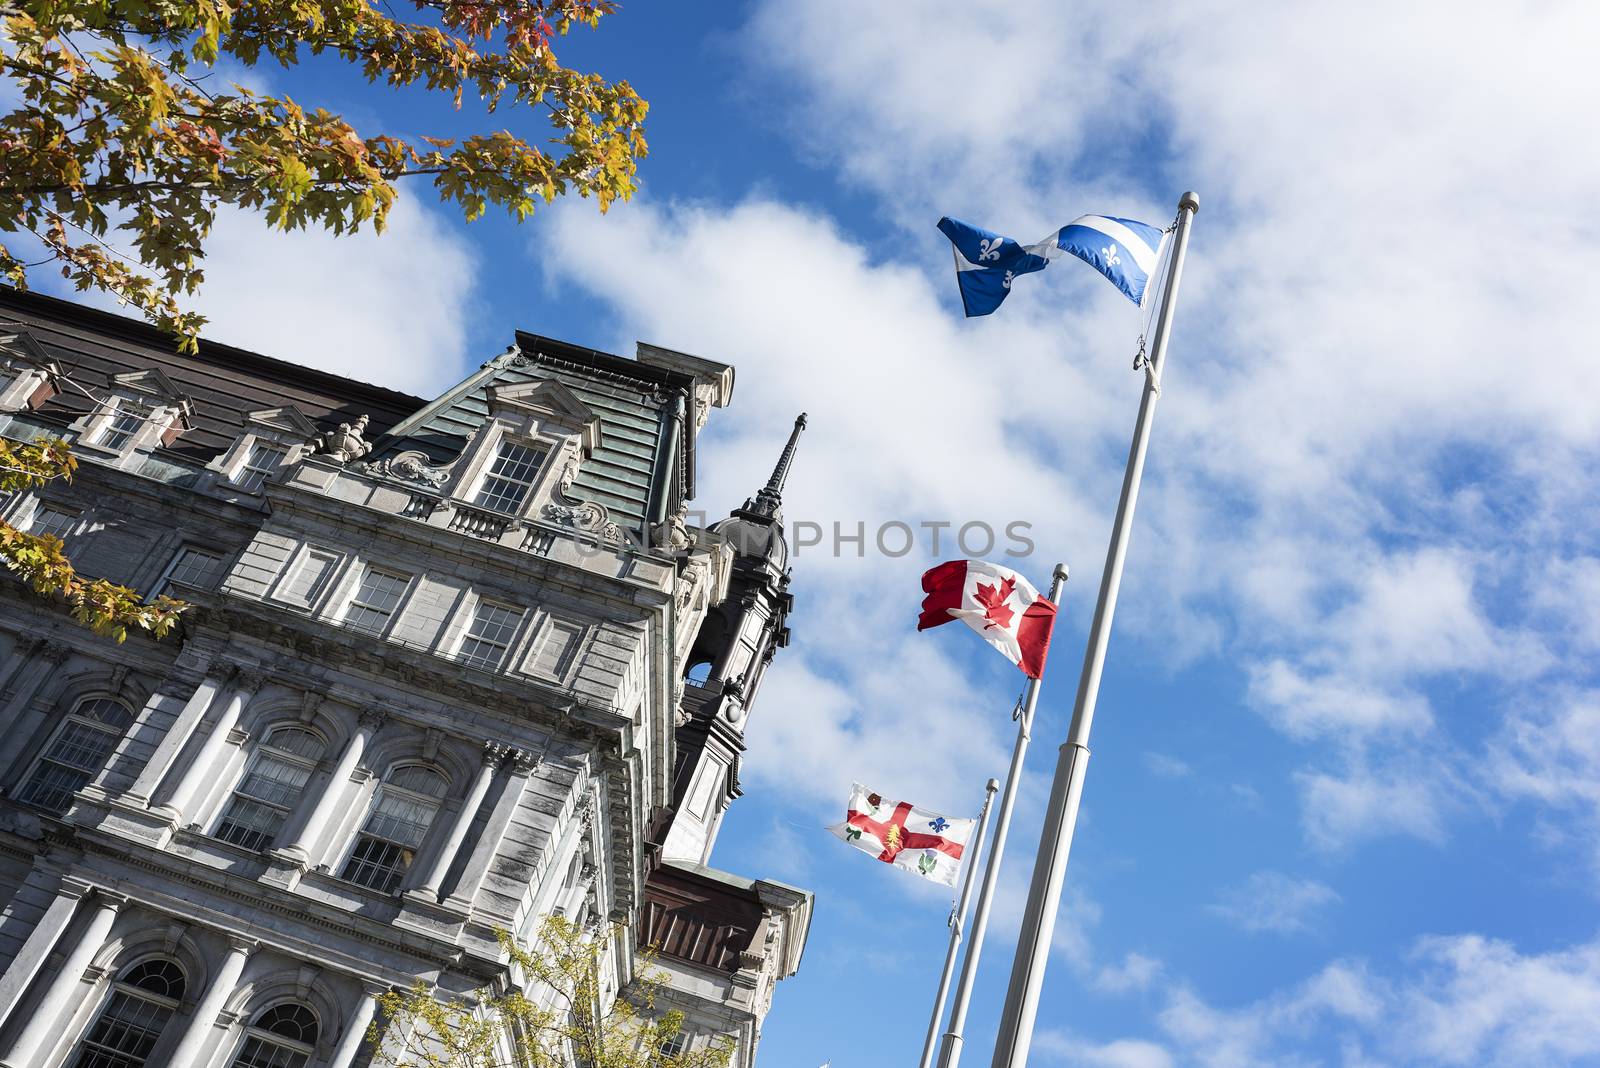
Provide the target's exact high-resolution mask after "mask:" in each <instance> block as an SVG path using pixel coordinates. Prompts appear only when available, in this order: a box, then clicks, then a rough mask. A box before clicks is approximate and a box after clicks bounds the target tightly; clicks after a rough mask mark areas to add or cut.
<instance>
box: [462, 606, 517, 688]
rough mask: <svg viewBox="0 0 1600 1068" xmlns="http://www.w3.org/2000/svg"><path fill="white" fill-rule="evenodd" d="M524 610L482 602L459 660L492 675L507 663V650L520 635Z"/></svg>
mask: <svg viewBox="0 0 1600 1068" xmlns="http://www.w3.org/2000/svg"><path fill="white" fill-rule="evenodd" d="M521 620H522V610H521V609H518V608H511V607H509V606H507V605H503V604H495V603H494V602H493V601H479V602H478V608H477V611H475V612H473V614H472V622H471V623H470V624H468V625H467V633H466V635H465V636H464V637H462V639H461V648H460V650H459V651H457V653H456V659H457V660H460V661H462V662H463V663H467V664H474V665H476V666H478V667H486V668H488V669H490V670H491V671H493V670H494V669H495V668H498V667H499V666H500V661H501V660H503V659H505V655H506V647H507V646H509V645H510V644H511V638H512V636H513V635H515V634H516V632H517V624H518V623H519V622H521Z"/></svg>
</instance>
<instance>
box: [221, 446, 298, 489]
mask: <svg viewBox="0 0 1600 1068" xmlns="http://www.w3.org/2000/svg"><path fill="white" fill-rule="evenodd" d="M288 455H289V450H288V449H287V448H285V447H284V446H282V445H272V444H268V443H266V442H262V441H258V442H256V443H255V444H253V445H251V446H250V451H249V453H247V454H246V455H245V458H244V463H242V464H241V465H240V466H239V473H238V474H237V475H234V476H233V484H234V485H235V486H238V487H239V488H240V489H242V490H244V491H245V492H246V493H258V492H260V490H261V484H262V483H263V482H265V481H266V480H267V479H269V478H271V477H272V476H273V475H274V474H276V473H277V471H278V468H280V467H282V466H283V461H284V458H285V457H287V456H288Z"/></svg>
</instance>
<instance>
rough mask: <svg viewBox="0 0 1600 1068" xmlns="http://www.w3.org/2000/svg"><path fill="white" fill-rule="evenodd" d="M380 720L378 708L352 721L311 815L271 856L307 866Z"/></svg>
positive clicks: (363, 713) (381, 720)
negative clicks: (326, 783) (353, 726)
mask: <svg viewBox="0 0 1600 1068" xmlns="http://www.w3.org/2000/svg"><path fill="white" fill-rule="evenodd" d="M383 720H384V713H383V710H382V709H379V708H369V709H367V710H366V711H364V712H362V713H361V718H360V720H359V721H358V722H357V723H356V732H355V733H354V734H352V735H351V736H350V740H349V741H347V742H345V743H344V748H343V749H342V750H340V751H339V762H338V763H337V764H335V765H334V768H333V774H332V775H331V776H329V777H328V785H327V788H326V789H324V790H323V791H322V796H321V797H319V798H317V803H316V807H314V808H313V809H312V810H311V815H309V816H307V817H306V821H305V823H304V824H303V825H302V826H301V828H300V833H298V834H296V835H295V839H294V841H293V842H291V843H289V844H288V845H287V846H284V847H283V848H282V849H276V850H273V853H274V854H275V855H277V856H280V857H282V858H283V859H285V860H288V861H290V862H292V863H294V864H298V865H301V866H302V867H310V866H311V862H312V860H313V859H314V858H315V857H316V856H317V852H316V849H317V839H318V838H320V837H322V832H323V831H324V830H325V829H326V828H327V825H328V820H329V819H330V818H332V816H333V814H334V812H336V811H338V810H339V808H340V807H341V806H342V805H343V804H344V802H345V795H346V794H347V793H349V791H350V776H351V775H352V774H354V773H355V770H356V767H357V766H358V765H359V764H360V762H361V756H362V754H364V753H365V752H366V751H367V746H368V745H370V744H371V743H372V736H373V735H374V734H377V733H378V728H379V727H380V726H382V725H383Z"/></svg>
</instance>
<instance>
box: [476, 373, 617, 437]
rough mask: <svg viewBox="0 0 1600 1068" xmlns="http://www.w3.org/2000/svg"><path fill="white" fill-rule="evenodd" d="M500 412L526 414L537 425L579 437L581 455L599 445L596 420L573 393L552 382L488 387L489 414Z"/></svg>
mask: <svg viewBox="0 0 1600 1068" xmlns="http://www.w3.org/2000/svg"><path fill="white" fill-rule="evenodd" d="M504 409H518V410H521V411H524V412H529V413H531V414H533V415H536V416H538V417H539V418H540V420H541V422H545V423H551V424H553V425H555V426H557V427H560V428H563V429H566V430H569V431H572V432H575V433H578V434H581V435H582V445H583V451H584V452H585V453H587V452H590V451H592V450H593V449H594V447H595V446H596V445H598V444H599V443H600V417H599V416H597V415H595V414H594V411H593V409H591V408H590V407H589V406H588V405H587V404H585V403H583V401H581V400H579V399H578V395H577V394H576V393H574V392H572V390H570V389H568V388H567V387H566V386H565V385H563V384H562V383H560V382H557V381H555V380H553V379H549V378H542V379H536V380H534V381H531V382H518V383H516V384H514V385H508V386H502V385H493V386H490V387H489V411H490V412H491V413H495V412H497V411H500V410H504Z"/></svg>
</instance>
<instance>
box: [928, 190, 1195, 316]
mask: <svg viewBox="0 0 1600 1068" xmlns="http://www.w3.org/2000/svg"><path fill="white" fill-rule="evenodd" d="M939 230H940V231H941V232H942V233H943V234H944V236H946V237H948V238H949V239H950V244H951V245H952V246H953V247H954V249H955V254H956V281H957V282H958V283H959V284H960V286H961V306H962V308H963V309H965V311H966V313H967V316H968V318H971V317H972V316H974V315H988V314H989V313H990V312H992V311H994V310H995V309H996V308H998V307H1000V302H1001V301H1003V300H1005V299H1006V294H1008V293H1010V292H1011V283H1012V281H1013V280H1015V279H1016V278H1017V277H1018V276H1019V275H1024V274H1032V273H1033V272H1034V271H1042V270H1044V268H1045V267H1047V266H1049V263H1050V261H1051V260H1053V259H1055V258H1056V257H1057V256H1059V255H1061V254H1062V253H1063V252H1070V253H1071V254H1072V255H1074V256H1076V257H1078V258H1079V259H1080V260H1082V261H1083V262H1084V263H1087V264H1088V265H1089V266H1091V267H1093V268H1094V269H1095V270H1097V271H1099V272H1100V273H1101V274H1103V275H1105V276H1106V278H1107V279H1109V280H1110V282H1111V284H1112V285H1114V286H1116V287H1117V288H1118V289H1120V290H1122V292H1123V294H1124V295H1126V296H1127V298H1128V299H1129V300H1131V301H1133V302H1134V303H1135V304H1140V305H1142V304H1143V303H1144V295H1145V292H1146V290H1147V289H1148V288H1149V283H1150V276H1151V275H1153V274H1155V271H1156V261H1157V260H1158V259H1160V258H1161V242H1162V238H1163V237H1164V235H1163V234H1162V231H1161V228H1160V227H1159V226H1151V225H1149V224H1148V223H1142V222H1135V221H1134V220H1132V219H1117V218H1113V217H1112V216H1110V215H1084V216H1080V217H1079V218H1077V219H1074V220H1073V221H1072V222H1070V223H1068V224H1067V225H1065V226H1063V227H1062V228H1061V229H1060V230H1057V231H1056V232H1055V233H1053V234H1051V235H1050V236H1049V237H1047V238H1045V239H1044V240H1042V241H1039V242H1037V243H1036V244H1032V245H1019V244H1017V243H1016V242H1015V241H1013V240H1011V239H1010V238H1009V237H1001V236H1000V235H999V234H995V233H990V232H989V231H988V230H980V229H978V228H977V227H976V226H969V225H968V224H967V223H964V222H961V221H960V220H957V219H952V218H950V217H949V216H946V217H945V218H943V219H940V220H939Z"/></svg>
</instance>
